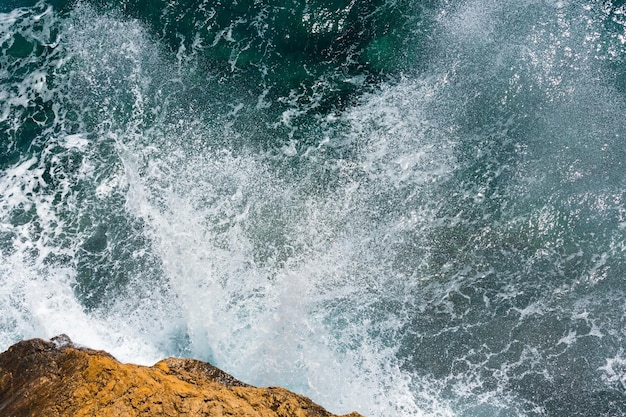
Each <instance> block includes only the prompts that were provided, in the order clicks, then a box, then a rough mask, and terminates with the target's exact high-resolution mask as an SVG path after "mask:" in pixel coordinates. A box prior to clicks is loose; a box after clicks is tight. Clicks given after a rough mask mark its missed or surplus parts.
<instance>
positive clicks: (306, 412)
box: [0, 335, 360, 417]
mask: <svg viewBox="0 0 626 417" xmlns="http://www.w3.org/2000/svg"><path fill="white" fill-rule="evenodd" d="M0 415H1V416H4V417H27V416H28V417H30V416H33V417H34V416H37V417H53V416H54V417H65V416H67V417H70V416H71V417H81V416H89V417H94V416H98V417H100V416H102V417H106V416H111V417H131V416H257V417H274V416H281V417H288V416H289V417H292V416H294V417H331V416H334V414H331V413H329V412H327V411H326V410H324V409H323V408H322V407H321V406H319V405H317V404H315V403H313V402H312V401H311V400H310V399H308V398H306V397H304V396H301V395H298V394H295V393H293V392H290V391H288V390H286V389H283V388H278V387H269V388H256V387H253V386H250V385H247V384H245V383H243V382H241V381H238V380H237V379H235V378H234V377H232V376H231V375H229V374H227V373H225V372H223V371H221V370H220V369H218V368H216V367H214V366H212V365H211V364H209V363H206V362H201V361H197V360H193V359H175V358H169V359H165V360H162V361H160V362H158V363H156V364H155V365H153V366H150V367H147V366H139V365H133V364H122V363H120V362H118V361H117V360H116V359H115V358H114V357H113V356H111V355H109V354H108V353H106V352H103V351H96V350H92V349H87V348H84V347H79V346H77V345H75V344H74V343H72V341H71V340H70V339H69V338H68V337H67V336H65V335H61V336H57V337H55V338H52V339H51V340H50V341H45V340H42V339H32V340H26V341H22V342H19V343H17V344H15V345H13V346H11V347H10V348H9V349H8V350H7V351H6V352H4V353H1V354H0ZM345 417H360V415H359V414H357V413H351V414H349V415H346V416H345Z"/></svg>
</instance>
